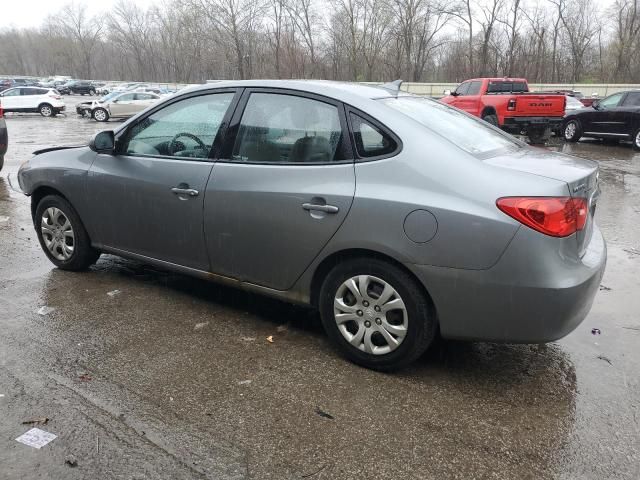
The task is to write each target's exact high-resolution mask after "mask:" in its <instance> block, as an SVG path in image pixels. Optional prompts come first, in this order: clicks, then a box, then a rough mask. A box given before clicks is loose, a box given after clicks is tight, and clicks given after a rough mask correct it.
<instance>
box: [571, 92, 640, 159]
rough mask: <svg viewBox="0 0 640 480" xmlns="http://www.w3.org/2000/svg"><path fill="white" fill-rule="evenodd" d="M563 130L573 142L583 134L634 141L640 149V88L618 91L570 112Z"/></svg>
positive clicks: (636, 147)
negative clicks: (589, 105)
mask: <svg viewBox="0 0 640 480" xmlns="http://www.w3.org/2000/svg"><path fill="white" fill-rule="evenodd" d="M562 128H563V129H562V132H563V134H564V138H565V139H566V140H567V141H569V142H577V141H578V140H580V138H582V137H592V138H603V139H609V140H627V141H628V140H631V142H633V147H634V148H635V149H636V150H640V90H632V91H628V92H618V93H614V94H613V95H609V96H608V97H607V98H604V99H602V100H599V101H596V102H594V103H593V105H592V106H591V107H588V108H582V109H580V110H575V111H573V112H571V113H570V114H568V115H567V116H566V117H565V119H564V123H563V127H562Z"/></svg>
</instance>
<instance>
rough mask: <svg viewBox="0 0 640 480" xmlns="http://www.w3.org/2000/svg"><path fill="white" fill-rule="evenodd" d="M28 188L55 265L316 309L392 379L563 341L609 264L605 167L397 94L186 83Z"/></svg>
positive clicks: (31, 177) (55, 164)
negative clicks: (513, 347)
mask: <svg viewBox="0 0 640 480" xmlns="http://www.w3.org/2000/svg"><path fill="white" fill-rule="evenodd" d="M18 180H19V183H20V187H21V189H22V190H23V192H24V193H25V194H27V195H30V196H31V205H32V209H31V211H32V214H33V220H34V227H35V230H36V232H37V235H38V238H39V240H40V244H41V246H42V248H43V250H44V252H45V254H46V255H47V256H48V258H49V259H50V260H51V261H52V262H53V263H54V264H55V265H56V266H58V267H59V268H62V269H66V270H82V269H86V268H87V267H88V266H90V265H91V264H93V263H94V262H96V261H97V260H98V257H99V256H100V254H101V253H102V252H105V253H107V252H108V253H111V254H115V255H120V256H124V257H130V258H135V259H138V260H141V261H143V262H147V263H151V264H153V265H157V266H160V267H161V268H167V269H173V270H176V271H178V272H182V273H185V274H190V275H195V276H198V277H200V278H203V279H211V280H217V281H220V282H222V283H227V284H229V285H234V286H237V287H240V288H245V289H248V290H252V291H255V292H260V293H263V294H267V295H272V296H274V297H277V298H281V299H285V300H288V301H293V302H297V303H302V304H306V305H309V304H310V305H314V306H316V307H317V308H318V309H319V310H320V316H321V319H322V322H323V325H324V327H325V329H326V331H327V334H328V336H329V338H330V339H331V341H332V342H333V343H334V345H335V346H336V347H337V348H338V349H339V350H340V351H341V352H342V353H343V354H344V355H346V356H347V357H348V358H350V359H351V360H353V361H354V362H357V363H359V364H361V365H365V366H367V367H371V368H376V369H380V370H388V369H393V368H398V367H400V366H402V365H405V364H407V363H409V362H411V361H413V360H415V359H417V358H418V357H419V356H420V355H421V354H422V353H423V352H424V351H425V350H426V349H427V348H428V347H429V345H430V344H431V343H432V341H433V340H434V338H435V337H436V336H437V335H438V334H440V335H442V336H444V337H447V338H457V339H465V338H466V339H472V340H492V341H504V342H522V343H541V342H547V341H551V340H555V339H557V338H560V337H563V336H565V335H567V334H568V333H569V332H571V331H572V330H573V329H575V328H576V327H577V326H578V325H579V324H580V322H581V321H582V320H583V319H584V317H585V316H586V315H587V313H588V312H589V309H590V308H591V304H592V302H593V299H594V296H595V295H596V293H597V291H598V287H599V285H600V279H601V278H602V274H603V272H604V268H605V262H606V246H605V242H604V239H603V238H602V234H601V233H600V230H599V229H598V227H597V225H596V222H595V220H594V213H595V210H596V203H597V199H598V195H597V193H598V188H599V187H598V164H597V163H596V162H592V161H589V160H584V159H580V158H576V157H571V156H568V155H561V154H558V153H554V152H550V151H547V150H542V149H536V148H531V147H529V146H527V145H526V144H524V143H523V142H520V141H519V140H517V139H515V138H514V137H512V136H510V135H508V134H506V133H504V132H502V131H500V130H498V129H496V128H495V127H492V126H491V125H489V124H488V123H487V122H484V121H482V120H480V119H478V118H475V117H473V116H471V115H469V114H466V113H464V112H462V111H461V110H458V109H455V108H452V107H449V106H447V105H444V104H442V103H440V102H437V101H435V100H432V99H427V98H422V97H417V96H413V95H409V94H405V93H403V92H400V91H399V84H398V83H395V82H394V84H390V85H387V86H386V87H372V86H365V85H353V84H344V83H336V82H321V81H289V80H287V81H277V80H260V81H257V80H256V81H226V82H218V83H215V84H207V85H203V86H199V87H193V88H189V89H186V90H183V91H181V92H180V93H178V94H176V95H174V96H171V97H167V98H166V99H165V100H164V101H161V102H158V103H156V104H154V105H153V106H151V107H149V108H147V109H146V110H144V111H143V112H141V113H140V114H138V115H136V116H135V117H133V118H132V119H131V120H129V121H128V122H126V123H124V124H122V125H120V126H118V127H117V128H116V130H115V131H104V132H100V133H99V134H97V135H96V136H95V137H94V138H93V140H92V141H91V143H90V145H89V146H83V147H61V148H48V149H44V150H42V151H40V152H35V156H34V157H31V158H30V159H28V160H27V161H26V162H24V163H23V164H22V165H21V167H20V170H19V172H18ZM167 321H171V319H167Z"/></svg>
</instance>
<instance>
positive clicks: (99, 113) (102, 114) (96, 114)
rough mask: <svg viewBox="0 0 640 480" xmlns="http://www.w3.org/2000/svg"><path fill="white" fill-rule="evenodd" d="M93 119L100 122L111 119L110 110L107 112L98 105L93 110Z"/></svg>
mask: <svg viewBox="0 0 640 480" xmlns="http://www.w3.org/2000/svg"><path fill="white" fill-rule="evenodd" d="M92 116H93V119H94V120H96V121H98V122H106V121H107V120H109V112H107V111H106V110H105V109H104V108H102V107H98V108H96V109H95V110H94V111H93V114H92Z"/></svg>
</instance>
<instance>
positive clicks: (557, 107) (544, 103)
mask: <svg viewBox="0 0 640 480" xmlns="http://www.w3.org/2000/svg"><path fill="white" fill-rule="evenodd" d="M513 98H515V100H516V107H515V110H512V111H510V112H507V115H508V116H515V117H563V116H564V109H565V104H566V102H567V99H566V98H565V96H564V95H543V94H540V95H536V94H529V93H528V94H523V95H514V97H513Z"/></svg>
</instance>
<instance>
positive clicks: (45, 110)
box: [38, 103, 55, 117]
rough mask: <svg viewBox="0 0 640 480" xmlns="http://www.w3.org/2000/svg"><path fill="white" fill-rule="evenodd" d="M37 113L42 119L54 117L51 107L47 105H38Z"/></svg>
mask: <svg viewBox="0 0 640 480" xmlns="http://www.w3.org/2000/svg"><path fill="white" fill-rule="evenodd" d="M38 112H40V115H42V116H43V117H53V116H54V115H55V112H54V110H53V107H52V106H51V105H49V104H48V103H43V104H42V105H40V106H39V107H38Z"/></svg>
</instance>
